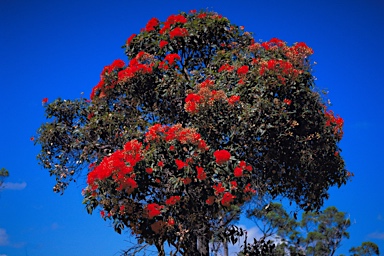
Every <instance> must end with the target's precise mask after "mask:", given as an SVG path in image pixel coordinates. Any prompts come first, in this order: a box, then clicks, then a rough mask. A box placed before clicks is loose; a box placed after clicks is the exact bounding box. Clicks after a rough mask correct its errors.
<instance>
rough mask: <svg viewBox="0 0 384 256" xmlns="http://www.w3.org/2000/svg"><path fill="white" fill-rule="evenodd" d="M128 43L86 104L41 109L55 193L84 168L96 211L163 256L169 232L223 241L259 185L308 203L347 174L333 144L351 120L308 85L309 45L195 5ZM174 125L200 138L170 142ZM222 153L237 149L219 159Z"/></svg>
mask: <svg viewBox="0 0 384 256" xmlns="http://www.w3.org/2000/svg"><path fill="white" fill-rule="evenodd" d="M123 48H125V53H126V55H127V57H128V60H129V63H128V64H125V63H124V62H123V61H122V60H116V61H114V62H113V63H112V64H111V65H109V66H106V67H105V68H104V69H103V71H102V73H101V81H100V82H99V84H97V85H96V86H95V87H94V88H93V90H92V93H91V97H90V98H91V100H86V99H77V100H62V99H57V100H55V101H54V102H52V103H50V104H48V105H46V115H47V118H48V119H49V122H47V123H46V124H43V125H42V126H41V127H40V129H39V130H38V136H37V139H36V143H37V144H40V145H41V148H42V150H41V153H40V154H39V155H38V159H39V161H40V163H41V164H42V166H44V168H46V169H48V170H49V172H50V174H51V175H53V176H55V178H56V181H57V184H56V186H55V187H54V191H55V192H63V191H64V190H65V188H66V187H67V186H68V184H69V183H70V182H71V181H72V180H74V178H75V177H76V175H80V172H81V171H83V170H87V165H90V166H89V168H88V172H87V173H88V185H89V186H88V187H87V188H86V189H85V191H84V196H85V199H84V203H85V204H86V207H87V210H88V212H89V213H92V212H93V211H94V210H95V209H96V208H97V207H101V208H102V214H103V218H110V219H112V220H113V223H114V228H115V230H116V231H117V232H119V233H120V232H121V231H122V230H123V229H124V228H125V227H129V228H130V229H131V230H132V231H133V232H134V233H135V234H136V235H137V237H138V238H139V241H140V242H147V243H151V244H152V243H154V244H155V245H156V246H157V247H158V250H159V253H160V252H163V244H164V242H166V241H167V242H168V243H170V244H171V245H173V246H174V247H175V248H176V251H178V252H180V251H181V252H182V251H183V252H185V253H186V252H188V250H192V251H193V250H194V249H193V248H194V247H197V246H198V244H200V245H201V244H202V243H201V242H199V243H197V242H196V241H197V240H199V239H200V240H199V241H201V239H203V240H204V241H208V240H210V239H211V238H212V237H215V236H216V235H217V232H220V230H222V227H223V226H224V227H226V226H227V225H228V224H229V223H230V222H231V220H232V219H233V218H235V216H236V214H238V213H239V212H240V210H241V207H242V205H243V204H244V203H245V202H246V201H247V200H248V199H249V198H250V197H251V196H252V194H254V192H256V191H257V196H259V197H260V198H261V197H264V196H271V197H272V198H275V197H277V196H285V197H287V198H288V199H289V200H291V201H294V202H296V204H297V205H298V206H300V207H301V208H303V209H305V210H314V209H319V208H320V207H321V205H322V204H323V201H324V199H326V198H327V197H328V193H327V190H328V189H329V188H330V187H331V186H333V185H337V186H341V185H342V184H345V183H346V182H347V180H348V179H349V176H350V173H349V172H347V171H346V170H345V168H344V161H343V159H342V157H341V156H340V154H339V152H340V149H339V147H338V145H337V143H338V142H339V141H340V139H341V137H342V124H343V121H342V119H341V118H339V117H335V116H334V115H333V113H332V112H330V111H327V110H326V107H325V105H324V104H323V102H322V101H321V96H320V95H319V94H318V93H316V92H315V91H314V78H313V76H312V74H311V65H310V62H309V56H310V55H311V54H312V53H313V51H312V49H310V48H309V47H308V46H306V45H305V44H304V43H297V44H294V45H293V46H287V45H286V43H285V42H283V41H281V40H279V39H276V38H274V39H272V40H270V41H269V42H265V43H263V44H259V43H255V40H254V39H253V37H252V35H251V33H249V32H246V31H244V30H243V28H241V27H238V26H236V25H234V24H231V23H230V22H229V20H228V19H227V18H225V17H222V16H220V15H218V14H216V13H212V12H207V13H206V12H200V13H190V14H187V13H180V14H179V15H171V16H170V17H169V18H168V19H167V21H165V22H159V21H158V20H157V19H155V18H153V19H151V20H150V21H149V23H148V24H147V26H146V28H145V29H143V30H142V32H140V33H139V34H138V35H132V36H131V37H130V38H129V39H128V40H127V42H126V44H125V45H124V46H123ZM162 125H163V126H162ZM165 125H166V126H165ZM165 127H168V128H165ZM174 127H182V128H183V129H186V130H183V131H187V132H186V133H187V134H189V136H191V134H193V135H194V136H197V137H198V138H199V139H197V137H193V138H194V139H193V140H191V139H188V140H185V141H184V140H182V139H180V138H181V137H182V136H181V135H180V134H177V136H178V139H167V136H169V134H168V132H169V131H170V129H173V128H174ZM151 129H152V130H153V129H157V130H156V131H154V135H153V134H149V132H148V131H152V130H151ZM181 131H182V130H179V132H181ZM151 136H154V137H155V139H152V137H151ZM156 136H157V137H156ZM183 136H185V135H183ZM201 141H204V143H205V144H206V147H203V146H201V145H200V144H199V143H202V142H201ZM132 143H136V144H135V145H139V146H138V147H137V148H135V150H133V151H134V152H136V153H137V154H136V155H135V157H136V158H132V157H133V156H134V154H133V151H132V150H129V149H127V147H128V146H127V145H128V144H129V145H132ZM172 146H173V147H174V148H173V149H172V150H170V148H171V147H172ZM202 148H204V150H202ZM217 151H219V152H224V151H226V152H228V153H229V154H230V158H229V159H225V161H224V162H223V163H221V162H220V161H218V159H217V157H216V156H214V154H215V153H216V152H217ZM128 156H129V157H131V158H129V159H128V158H127V157H128ZM215 157H216V159H215ZM133 159H134V160H133ZM177 161H181V162H177ZM160 162H161V163H162V164H161V165H160ZM175 162H176V164H175ZM179 164H183V165H185V166H182V167H181V168H180V166H179ZM94 168H95V169H94ZM101 168H102V169H103V170H101ZM148 168H151V171H148ZM199 168H203V169H204V171H201V169H199ZM96 170H97V171H96ZM100 170H101V171H100ZM318 177H322V178H321V179H319V178H318ZM187 181H188V182H187ZM234 182H235V183H234ZM220 186H222V187H220ZM218 187H220V188H218ZM221 189H222V191H221ZM219 190H220V191H219ZM176 197H180V199H178V200H177V203H175V204H170V203H167V200H170V199H175V198H176ZM274 210H276V211H278V210H279V209H278V208H274ZM278 213H281V212H278ZM104 214H105V215H104ZM266 218H269V219H271V220H273V225H276V227H286V226H287V227H288V226H289V225H293V224H294V223H293V222H288V223H286V222H285V221H283V220H280V219H278V218H277V216H268V217H266ZM335 221H337V220H335ZM174 222H175V223H176V224H175V223H174ZM332 223H333V222H332ZM327 225H328V224H324V227H323V229H324V230H322V232H323V233H324V232H325V233H326V232H328V231H327V230H328V228H330V227H328V226H327ZM278 232H280V230H279V231H278ZM281 232H283V231H281ZM284 232H285V233H287V234H288V233H289V231H288V229H287V230H286V231H284ZM284 232H283V233H282V234H285V233H284ZM320 233H321V232H320ZM289 235H295V234H289ZM311 236H314V235H311ZM204 243H205V244H206V242H204ZM190 248H192V249H190ZM199 251H200V249H199Z"/></svg>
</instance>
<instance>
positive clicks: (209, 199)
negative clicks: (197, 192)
mask: <svg viewBox="0 0 384 256" xmlns="http://www.w3.org/2000/svg"><path fill="white" fill-rule="evenodd" d="M205 202H206V203H207V204H208V205H213V203H214V202H215V197H214V196H209V197H208V199H207V200H205Z"/></svg>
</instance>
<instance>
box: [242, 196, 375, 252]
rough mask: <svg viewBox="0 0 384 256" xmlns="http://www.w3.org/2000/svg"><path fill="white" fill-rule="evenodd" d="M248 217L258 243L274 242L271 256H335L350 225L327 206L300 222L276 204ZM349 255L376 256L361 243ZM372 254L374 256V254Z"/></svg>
mask: <svg viewBox="0 0 384 256" xmlns="http://www.w3.org/2000/svg"><path fill="white" fill-rule="evenodd" d="M247 215H248V217H250V218H252V219H254V220H255V223H256V224H257V226H258V227H259V229H260V230H261V231H262V233H263V236H262V238H261V240H266V241H275V243H276V246H275V247H274V248H273V251H272V254H271V255H282V256H283V255H314V256H318V255H324V256H331V255H335V253H336V250H337V249H338V248H339V247H340V246H341V241H342V240H343V239H344V238H347V239H348V238H349V233H348V232H347V229H348V228H349V226H350V225H351V222H350V220H349V218H348V216H347V214H346V213H345V212H340V211H338V210H337V208H336V207H334V206H330V207H328V208H326V209H325V210H324V211H319V212H304V213H303V214H302V216H301V219H300V220H296V219H295V218H293V217H291V215H290V214H288V213H287V212H286V211H285V209H284V208H283V206H282V205H281V204H280V203H270V204H268V205H267V206H265V207H263V208H261V209H253V210H248V212H247ZM350 252H351V253H354V254H353V255H379V253H378V252H379V249H378V247H377V245H376V244H375V243H372V242H364V243H363V244H362V245H361V246H359V247H357V248H352V249H351V250H350ZM375 253H376V254H375Z"/></svg>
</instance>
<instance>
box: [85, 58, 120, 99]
mask: <svg viewBox="0 0 384 256" xmlns="http://www.w3.org/2000/svg"><path fill="white" fill-rule="evenodd" d="M124 66H125V63H124V61H122V60H119V59H118V60H115V61H113V62H112V64H111V65H109V66H105V67H104V68H103V70H102V71H101V74H100V82H99V83H98V84H97V85H96V86H95V87H93V89H92V92H91V96H90V98H91V100H93V98H94V97H95V95H96V92H97V91H101V93H100V95H99V97H100V98H102V97H104V95H105V89H113V88H114V87H115V85H116V83H117V82H116V81H112V82H110V84H109V85H108V86H107V87H106V86H105V81H106V77H109V76H111V74H112V73H113V72H114V71H117V70H118V69H122V68H123V67H124Z"/></svg>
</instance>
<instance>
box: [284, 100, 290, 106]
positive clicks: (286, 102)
mask: <svg viewBox="0 0 384 256" xmlns="http://www.w3.org/2000/svg"><path fill="white" fill-rule="evenodd" d="M283 102H284V103H285V104H287V105H288V106H289V105H291V103H292V100H289V99H284V100H283Z"/></svg>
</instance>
